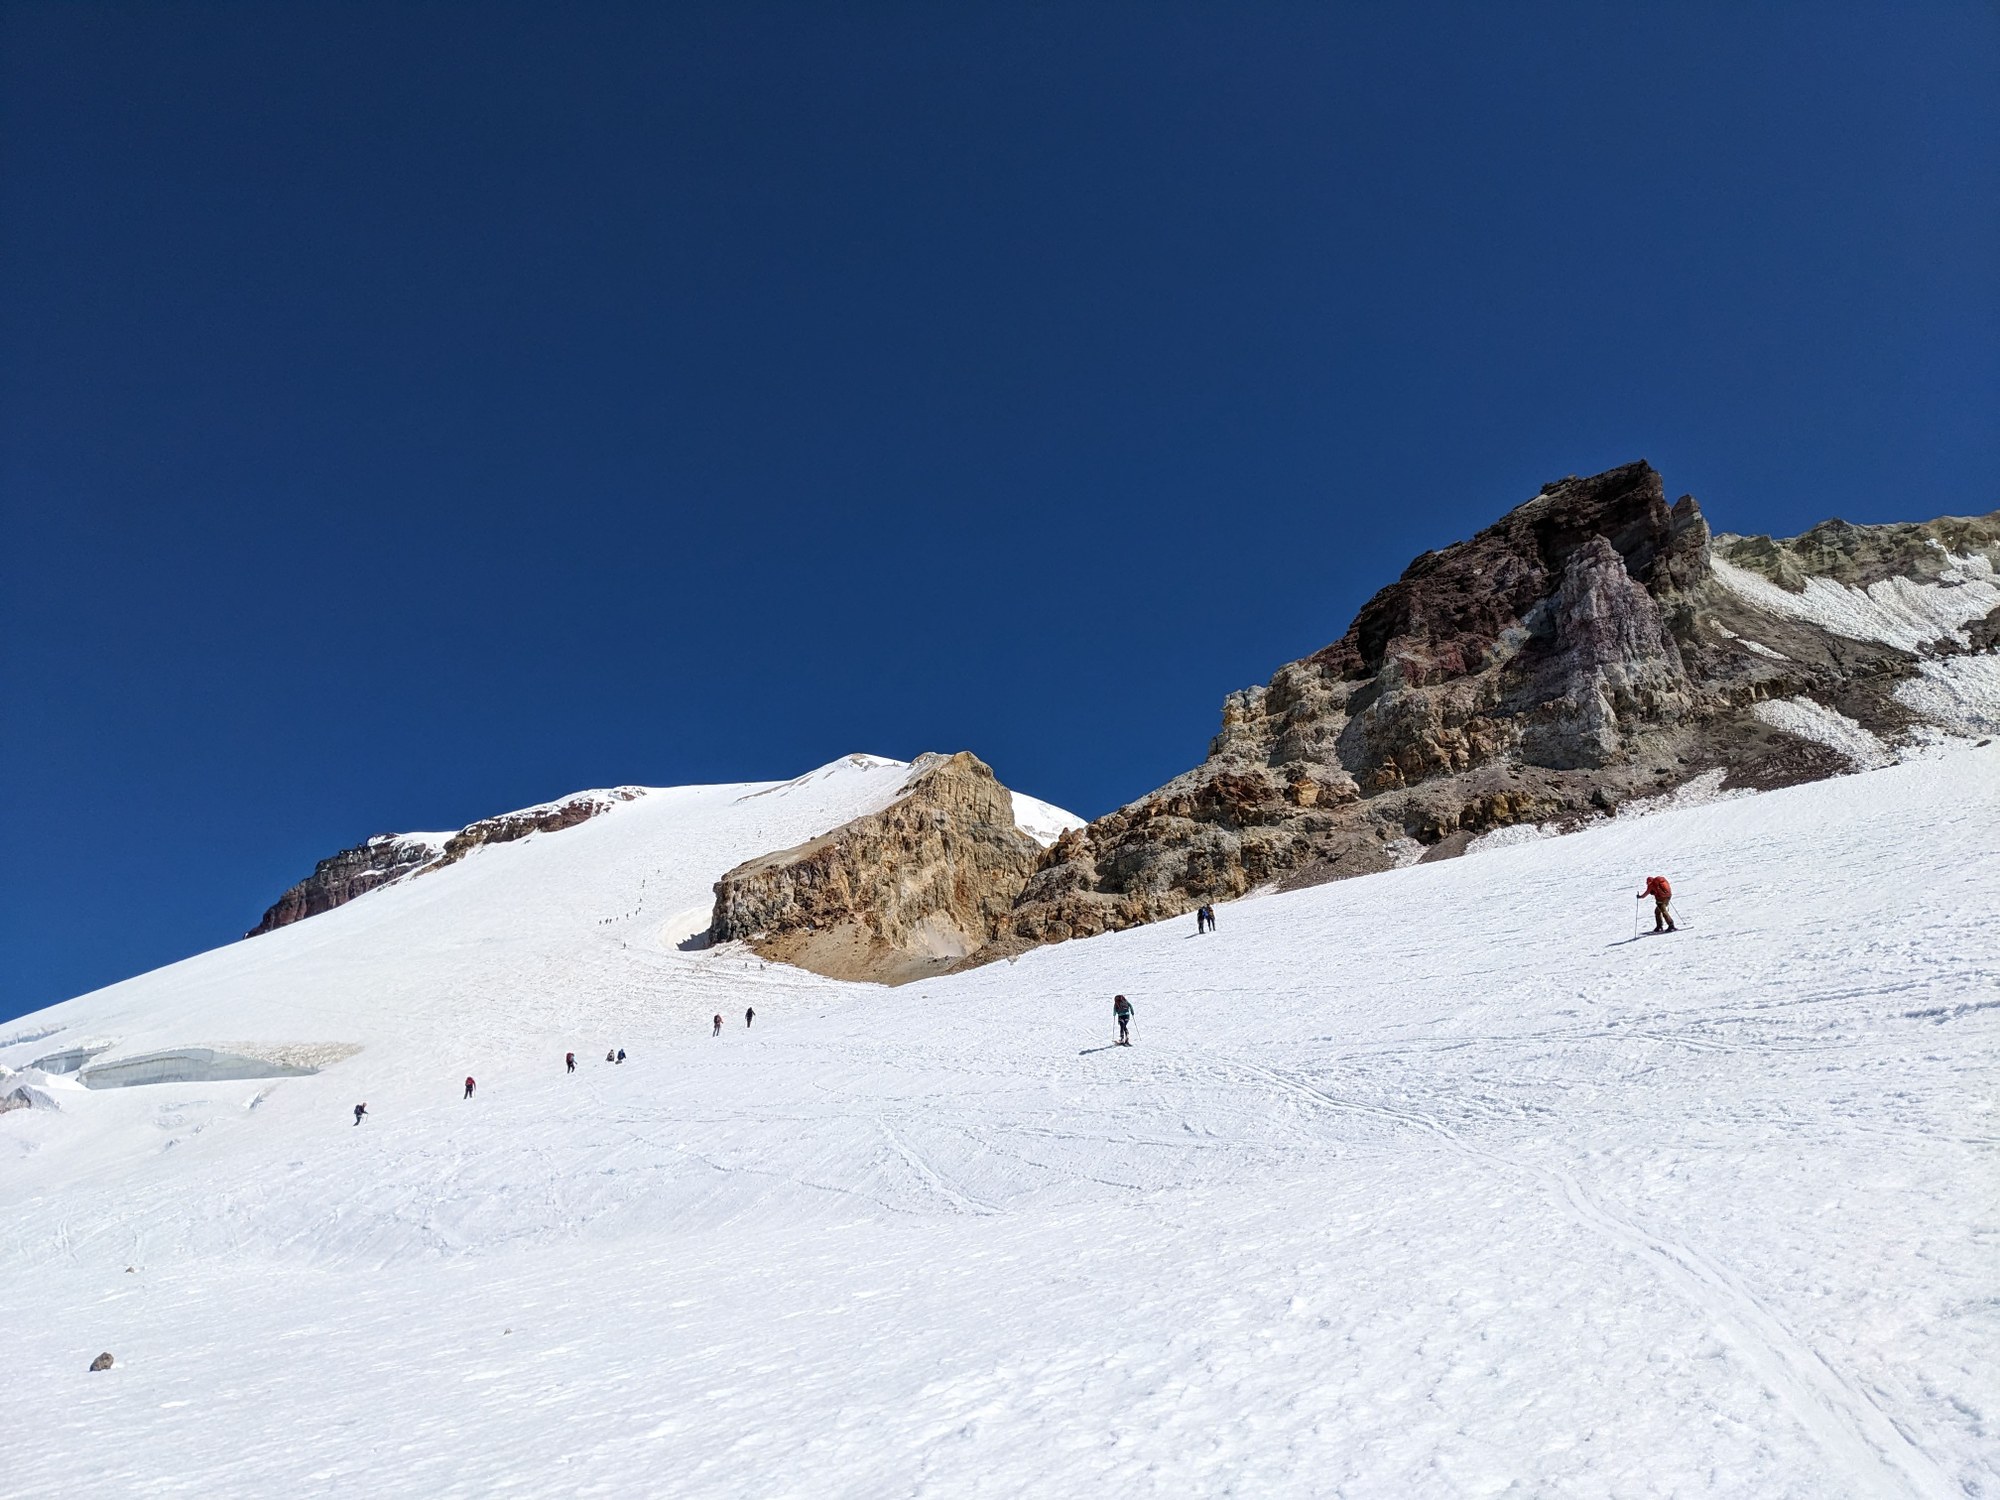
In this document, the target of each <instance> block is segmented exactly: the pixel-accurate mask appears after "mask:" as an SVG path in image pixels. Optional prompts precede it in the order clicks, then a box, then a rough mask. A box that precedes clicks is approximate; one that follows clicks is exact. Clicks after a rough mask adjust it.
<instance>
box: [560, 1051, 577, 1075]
mask: <svg viewBox="0 0 2000 1500" xmlns="http://www.w3.org/2000/svg"><path fill="white" fill-rule="evenodd" d="M563 1071H564V1072H565V1073H574V1072H575V1071H576V1054H575V1053H574V1052H565V1053H564V1054H563Z"/></svg>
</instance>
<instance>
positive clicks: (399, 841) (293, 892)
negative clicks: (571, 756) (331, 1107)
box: [244, 786, 642, 937]
mask: <svg viewBox="0 0 2000 1500" xmlns="http://www.w3.org/2000/svg"><path fill="white" fill-rule="evenodd" d="M641 791H642V789H641V788H639V787H630V786H621V787H613V788H611V789H609V790H608V791H596V792H577V793H575V794H574V795H572V796H568V797H563V798H561V799H559V800H557V801H555V802H544V803H541V804H540V805H538V806H535V807H524V808H522V809H520V810H519V811H518V812H510V813H502V814H501V815H500V816H499V817H497V818H482V819H480V820H479V821H478V822H477V823H468V824H467V825H466V826H465V827H464V828H461V829H459V831H458V832H456V833H451V834H438V833H382V834H377V835H376V836H375V837H374V838H371V839H369V840H368V842H367V843H365V844H358V845H356V846H355V847H354V848H352V849H343V850H341V851H340V852H339V853H338V854H335V855H332V856H330V857H328V858H326V859H323V860H321V861H320V862H319V863H318V864H317V865H315V866H314V867H313V872H312V874H310V875H308V876H307V877H306V878H305V879H304V880H301V881H300V882H299V883H298V884H297V885H295V886H293V887H292V888H291V889H290V890H288V891H286V892H285V893H284V895H282V896H280V897H279V898H278V899H277V901H276V902H274V903H273V904H272V906H271V908H270V909H269V910H268V911H266V912H265V913H264V916H263V920H261V921H260V922H258V924H257V925H256V926H255V927H253V928H251V929H250V931H249V932H247V933H245V934H244V936H246V937H256V936H257V935H258V934H259V933H264V932H271V931H274V930H276V929H277V928H280V927H287V926H290V925H291V924H292V923H293V922H299V921H303V920H304V919H305V918H307V917H313V916H318V915H319V914H320V913H321V912H324V911H332V910H333V909H334V908H335V907H336V906H344V905H346V904H347V903H348V902H349V901H352V900H353V899H354V898H355V897H356V896H364V895H366V894H367V893H368V892H370V891H372V890H377V889H379V888H381V887H382V886H385V885H393V884H394V883H395V882H397V881H399V880H405V879H408V878H409V877H411V876H413V875H422V874H427V873H429V872H430V871H432V870H440V869H443V868H444V867H445V866H447V865H452V864H456V863H457V862H458V861H459V860H461V859H463V858H465V856H466V855H468V854H470V853H471V852H472V851H473V850H474V849H478V848H482V847H484V846H485V845H487V844H506V843H511V842H512V841H513V840H515V839H522V838H526V837H527V836H528V835H529V834H531V833H559V832H561V831H562V830H563V829H565V828H574V827H575V826H576V825H577V824H579V823H582V822H584V821H586V820H587V819H590V818H594V817H596V816H597V815H598V814H599V813H602V812H605V811H607V810H608V809H610V808H612V807H615V806H617V805H618V804H619V803H621V802H630V801H631V800H632V799H633V798H634V797H637V796H639V795H641Z"/></svg>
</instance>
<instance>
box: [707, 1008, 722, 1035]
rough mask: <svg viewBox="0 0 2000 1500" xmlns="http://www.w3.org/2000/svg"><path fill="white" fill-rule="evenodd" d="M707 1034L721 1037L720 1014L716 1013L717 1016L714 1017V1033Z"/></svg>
mask: <svg viewBox="0 0 2000 1500" xmlns="http://www.w3.org/2000/svg"><path fill="white" fill-rule="evenodd" d="M709 1034H710V1035H711V1036H721V1035H722V1016H721V1014H720V1012H718V1013H717V1015H716V1017H715V1030H714V1031H712V1032H711V1033H709Z"/></svg>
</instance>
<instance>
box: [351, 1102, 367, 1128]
mask: <svg viewBox="0 0 2000 1500" xmlns="http://www.w3.org/2000/svg"><path fill="white" fill-rule="evenodd" d="M367 1113H368V1106H367V1105H365V1104H357V1105H355V1106H354V1123H355V1124H357V1125H359V1124H360V1123H361V1117H362V1116H363V1115H365V1114H367Z"/></svg>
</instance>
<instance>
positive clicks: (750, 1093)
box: [0, 748, 2000, 1500]
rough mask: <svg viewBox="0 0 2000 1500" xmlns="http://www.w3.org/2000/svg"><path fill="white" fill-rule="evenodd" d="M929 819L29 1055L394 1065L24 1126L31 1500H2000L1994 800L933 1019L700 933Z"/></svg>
mask: <svg viewBox="0 0 2000 1500" xmlns="http://www.w3.org/2000/svg"><path fill="white" fill-rule="evenodd" d="M905 769H906V768H900V767H898V766H897V765H896V764H895V763H891V762H874V761H870V760H867V759H866V758H861V759H854V760H849V761H845V762H840V763H836V765H835V766H833V767H830V768H826V769H825V770H824V771H823V772H820V773H815V774H814V775H812V776H809V777H803V778H800V779H799V780H798V781H796V782H790V783H785V784H783V785H782V786H764V787H750V788H746V787H691V788H681V789H677V790H668V791H654V792H650V793H648V795H646V796H645V797H643V798H640V799H638V800H636V801H633V802H630V803H627V804H622V805H620V806H618V807H615V808H613V809H612V810H611V811H609V812H607V813H605V814H603V815H602V816H600V817H598V818H595V819H593V820H591V821H590V822H588V823H585V824H582V825H580V826H578V827H576V828H573V829H569V830H566V831H564V832H561V833H559V834H552V835H547V836H539V835H538V836H536V837H532V838H528V839H524V840H521V841H518V842H516V843H511V844H504V845H498V846H493V847H489V848H483V849H479V850H476V851H474V852H473V853H472V854H470V855H469V856H468V857H467V858H466V859H464V860H463V861H462V862H460V863H459V864H456V865H453V866H451V867H449V868H446V869H443V870H440V871H437V872H435V873H433V874H429V875H424V876H420V877H417V878H415V879H412V880H410V881H407V882H404V883H402V884H399V885H396V886H392V887H388V888H385V889H383V890H379V891H376V892H373V893H371V894H369V895H367V896H364V897H362V898H361V899H359V900H357V901H354V902H353V903H351V904H349V905H347V906H344V907H341V908H339V909H338V910H335V911H332V912H329V913H326V914H324V915H322V916H317V917H313V918H311V919H310V920H308V921H305V922H301V923H299V924H297V925H295V926H291V927H287V928H284V929H282V930H280V931H278V932H275V933H271V934H268V935H266V936H263V937H259V938H255V939H251V940H249V941H247V942H243V943H239V944H235V945H233V946H231V947H229V948H225V949H221V950H218V951H217V952H215V953H210V954H204V955H202V956H200V957H198V958H195V959H191V960H189V961H187V962H185V963H182V964H177V965H174V966H173V967H171V968H168V969H163V970H160V971H159V972H157V973H154V974H150V975H146V976H144V977H142V978H139V979H136V980H132V981H130V982H128V983H125V984H121V985H116V986H113V987H112V988H110V989H107V990H103V991H100V992H98V993H96V994H93V995H88V996H84V997H82V998H80V999H78V1000H74V1001H70V1002H68V1003H66V1004H64V1005H61V1006H57V1007H55V1008H54V1009H52V1010H51V1011H48V1012H45V1013H43V1014H42V1015H39V1016H35V1017H29V1018H27V1019H26V1020H24V1021H22V1022H20V1023H18V1024H17V1026H16V1027H15V1029H14V1031H13V1033H12V1034H11V1038H10V1039H9V1040H8V1041H7V1042H6V1043H5V1045H0V1064H4V1065H6V1066H8V1067H12V1068H16V1069H25V1068H27V1067H28V1066H29V1065H31V1064H32V1063H33V1062H34V1061H35V1060H36V1059H37V1058H41V1057H44V1056H47V1055H52V1054H59V1053H62V1052H64V1051H65V1049H70V1050H74V1049H76V1048H79V1047H86V1046H87V1047H102V1048H103V1049H104V1050H102V1051H100V1052H97V1053H95V1054H93V1059H92V1065H93V1066H95V1065H99V1063H101V1062H115V1061H116V1060H117V1059H118V1058H120V1057H132V1056H138V1055H143V1054H146V1053H150V1052H162V1051H166V1050H169V1049H174V1048H183V1049H184V1048H190V1047H193V1046H196V1045H211V1046H215V1047H222V1046H224V1045H225V1044H226V1045H227V1046H229V1047H233V1048H235V1049H237V1050H238V1051H239V1052H243V1053H244V1054H245V1055H249V1054H250V1052H251V1051H254V1050H256V1049H259V1048H264V1049H269V1048H275V1047H279V1046H285V1047H304V1046H310V1045H317V1046H326V1047H331V1046H332V1044H346V1045H351V1046H358V1047H359V1048H360V1049H361V1050H360V1051H358V1052H355V1053H353V1054H352V1055H350V1056H347V1057H346V1058H345V1059H344V1060H339V1061H334V1062H331V1063H330V1064H329V1065H327V1066H326V1067H325V1068H324V1070H323V1071H320V1072H318V1073H316V1074H312V1075H309V1076H299V1077H288V1078H266V1079H260V1080H248V1081H245V1080H229V1079H210V1080H205V1081H202V1082H198V1083H180V1084H173V1083H162V1084H154V1085H146V1086H135V1087H126V1088H115V1089H105V1090H95V1091H92V1090H86V1089H83V1088H80V1087H75V1086H74V1081H73V1080H70V1079H66V1078H57V1079H52V1080H50V1082H51V1083H52V1084H53V1083H64V1084H68V1085H70V1086H69V1087H67V1088H66V1090H65V1091H64V1092H63V1093H62V1096H61V1108H60V1109H59V1110H46V1109H39V1108H28V1109H17V1110H14V1111H12V1112H10V1113H7V1114H5V1115H0V1226H4V1227H0V1327H4V1329H5V1331H6V1334H7V1349H8V1356H9V1372H8V1373H9V1379H8V1402H7V1417H6V1421H5V1423H4V1424H0V1493H4V1494H6V1495H9V1496H43V1495H48V1496H54V1495H73V1494H120V1495H127V1494H142V1495H169V1494H202V1495H263V1494H286V1495H354V1494H376V1495H404V1494H408V1495H491V1494H496V1493H507V1494H513V1495H523V1496H532V1495H663V1496H757V1497H779V1496H797V1497H825V1496H853V1497H864V1496H865V1497H879V1496H927V1497H943V1496H1006V1497H1017V1496H1028V1495H1033V1496H1088V1497H1092V1500H1098V1497H1104V1496H1126V1495H1134V1496H1175V1497H1184V1496H1194V1495H1220V1494H1234V1495H1242V1496H1258V1497H1269V1496H1280V1497H1282V1496H1315V1497H1318V1496H1336V1495H1338V1496H1356V1497H1358V1496H1381V1497H1425V1496H1464V1495H1486V1494H1503V1493H1505V1494H1515V1495H1523V1496H1544V1495H1562V1496H1606V1497H1611V1496H1618V1497H1622V1496H1634V1495H1665V1496H1690V1495H1730V1496H1739V1495H1755V1496H1764V1497H1769V1496H1797V1497H1801V1500H1804V1497H1813V1500H1825V1497H1839V1496H1924V1497H1943V1496H1947V1495H1950V1496H1965V1495H1988V1496H1992V1495H1996V1494H2000V1381H1996V1379H1995V1371H1996V1368H2000V1265H1996V1257H1995V1243H1996V1237H2000V1206H1996V1196H2000V1194H1997V1193H1996V1189H2000V1166H1996V1159H1995V1145H1996V1137H2000V1130H1996V1125H2000V1120H1996V1116H1995V1099H1994V1093H1995V1087H1996V1083H1995V1080H1996V1077H2000V1072H1997V1071H1996V1066H1995V1065H1996V1062H2000V986H1996V982H1995V975H1996V973H2000V924H1996V923H1995V921H1994V894H1993V893H1994V891H1995V890H1996V889H2000V843H1997V842H1996V840H1995V839H1994V837H1993V830H1994V828H1995V827H1996V826H2000V749H1996V748H1988V749H1983V750H1964V751H1961V752H1958V753H1954V754H1948V755H1940V756H1938V757H1937V758H1934V759H1930V760H1924V761H1917V762H1912V763H1908V764H1904V765H1899V766H1894V767H1890V768H1888V769H1885V770H1879V771H1873V772H1869V773H1867V774H1864V775H1857V776H1852V777H1846V778H1842V779H1839V780H1836V781H1830V782H1823V783H1819V784H1816V785H1812V786H1806V787H1798V788H1793V789H1791V790H1788V791H1783V792H1775V793H1771V794H1768V795H1764V796H1759V797H1752V798H1747V799H1741V800H1729V801H1725V802H1718V803H1715V804H1713V805H1709V806H1699V807H1693V808H1688V809H1685V810H1680V811H1666V812H1660V813H1658V814H1656V815H1655V816H1652V817H1648V818H1643V819H1632V818H1625V817H1620V818H1618V819H1616V820H1613V821H1611V822H1608V823H1606V824H1604V825H1602V826H1600V827H1598V828H1595V829H1592V830H1589V831H1586V832H1584V833H1580V834H1577V835H1575V836H1573V837H1568V838H1560V839H1547V840H1542V841H1538V842H1532V843H1527V844H1524V845H1521V846H1518V847H1514V848H1502V849H1496V850H1493V851H1492V852H1489V853H1485V854H1482V855H1479V856H1477V857H1473V858H1467V859H1461V860H1455V861H1449V862H1443V863H1437V864H1425V865H1418V866H1415V867H1412V868H1408V869H1402V870H1396V871H1392V872H1389V873H1387V874H1383V875H1378V876H1373V877H1369V878H1366V879H1360V880H1352V881H1346V882H1342V883H1339V884H1335V885H1329V886H1323V887H1319V888H1316V889H1312V890H1307V891H1301V892H1296V893H1292V894H1288V895H1281V896H1271V897H1268V898H1265V899H1260V900H1253V901H1244V902H1238V903H1235V904H1232V905H1225V906H1223V907H1221V908H1219V911H1218V915H1219V917H1220V930H1219V931H1217V932H1216V933H1214V934H1212V935H1208V936H1201V937H1197V936H1196V934H1195V930H1194V923H1193V920H1192V918H1189V919H1186V920H1185V921H1178V922H1173V923H1170V924H1164V925H1160V926H1155V927H1148V928H1142V929H1137V930H1134V931H1129V932H1123V933H1117V934H1113V935H1111V936H1108V937H1103V938H1099V939H1095V940H1092V941H1089V942H1077V943H1069V944H1064V945H1061V946H1057V947H1053V948H1044V949H1038V950H1036V951H1033V952H1031V953H1028V954H1026V955H1024V956H1022V957H1021V958H1020V959H1019V960H1018V961H1016V962H1013V963H1000V964H994V965H991V966H989V967H986V968H983V969H979V970H976V971H973V972H971V973H967V974H964V975H960V976H956V977H954V978H950V979H945V980H935V981H931V982H929V983H925V984H920V985H913V986H909V987H906V988H903V989H897V990H888V989H882V988H879V987H876V986H870V985H852V984H840V983H836V982H833V981H830V980H823V979H819V978H816V977H814V976H812V975H809V974H805V973H801V972H799V971H796V970H790V969H786V968H782V967H775V966H774V967H766V966H764V965H763V964H761V963H760V962H758V961H757V960H755V959H754V958H751V957H749V956H747V955H745V954H744V953H742V952H740V951H737V950H734V949H731V948H728V947H724V948H719V949H714V950H708V951H694V950H692V949H690V950H683V949H682V948H680V947H678V946H676V944H677V941H678V940H679V939H680V938H682V937H684V936H685V934H683V933H679V932H677V931H676V929H677V927H678V926H679V925H681V924H680V919H681V918H682V917H683V916H684V914H685V913H687V912H688V911H690V910H695V909H698V908H699V907H700V906H701V904H702V898H703V897H704V896H705V894H706V891H707V886H708V884H709V883H710V882H712V881H713V880H714V878H715V877H716V876H717V875H718V874H719V873H721V872H722V871H723V870H726V869H728V868H730V867H731V866H732V865H734V864H736V863H737V862H739V861H740V860H742V859H743V858H746V857H748V856H750V855H752V854H755V853H758V852H762V851H764V850H768V849H773V848H782V847H788V846H789V845H791V844H795V843H798V842H800V841H801V840H803V839H804V838H806V837H809V836H811V835H812V834H814V833H816V832H820V831H824V829H826V828H829V827H832V826H834V825H836V824H838V823H840V822H842V821H845V820H846V819H847V818H850V817H853V816H856V815H858V814H859V813H861V812H866V811H870V810H872V809H873V808H875V807H878V806H880V805H883V803H884V802H886V801H887V800H888V798H890V797H892V796H893V795H894V793H895V791H896V790H897V789H898V788H899V787H900V785H901V778H902V777H903V775H904V774H905ZM1654 873H1663V874H1666V875H1667V876H1669V877H1670V878H1671V879H1672V880H1673V882H1674V885H1675V889H1676V891H1677V892H1678V901H1677V903H1676V909H1677V912H1678V914H1679V916H1680V918H1681V920H1682V923H1683V928H1684V930H1683V931H1681V932H1679V933H1677V934H1674V935H1671V936H1664V937H1657V938H1656V937H1651V936H1646V937H1635V936H1634V931H1635V927H1636V922H1637V919H1638V917H1639V915H1640V913H1641V911H1642V909H1644V910H1649V909H1650V905H1649V903H1641V902H1636V901H1635V900H1634V899H1633V898H1634V896H1635V894H1636V893H1637V892H1638V890H1639V887H1640V884H1641V881H1642V880H1643V878H1644V877H1645V876H1646V875H1649V874H1654ZM1113 992H1122V993H1124V994H1126V995H1128V996H1130V997H1131V998H1132V1001H1133V1003H1134V1005H1135V1007H1136V1010H1137V1017H1136V1020H1135V1024H1134V1036H1135V1042H1136V1044H1135V1045H1134V1046H1132V1047H1130V1048H1123V1047H1115V1046H1111V1045H1108V1044H1109V1042H1110V1040H1111V1032H1112V1025H1111V1012H1110V999H1111V995H1112V994H1113ZM751 1006H754V1007H755V1009H756V1019H755V1024H754V1025H753V1026H750V1027H748V1028H746V1026H745V1024H744V1012H745V1010H746V1008H748V1007H751ZM717 1014H720V1015H721V1016H722V1018H723V1021H724V1030H723V1034H722V1035H721V1036H720V1037H712V1036H711V1035H710V1033H711V1029H712V1025H711V1018H712V1017H713V1016H714V1015H717ZM616 1047H623V1048H625V1049H626V1051H627V1053H628V1058H629V1060H628V1061H627V1062H625V1063H624V1064H623V1065H618V1064H613V1063H607V1062H606V1061H604V1055H605V1052H606V1049H608V1048H616ZM565 1051H574V1052H575V1053H576V1054H577V1063H578V1070H577V1072H576V1073H575V1074H574V1075H573V1076H570V1075H566V1074H565V1073H564V1071H563V1065H562V1058H563V1054H564V1052H565ZM287 1055H294V1054H287ZM317 1055H323V1056H331V1055H332V1052H331V1051H329V1052H326V1053H324V1054H317ZM468 1074H470V1075H473V1076H475V1077H476V1078H477V1080H478V1091H477V1093H476V1095H475V1096H474V1097H473V1098H472V1099H470V1100H467V1099H464V1098H462V1097H461V1095H462V1093H463V1087H462V1086H463V1081H464V1079H465V1077H466V1075H468ZM364 1100H365V1101H366V1102H367V1104H368V1108H369V1112H368V1117H367V1119H366V1120H365V1121H364V1123H362V1124H361V1125H359V1126H357V1125H355V1124H353V1123H352V1109H353V1106H354V1105H355V1104H357V1103H359V1102H362V1101H364ZM101 1350H103V1351H110V1352H112V1353H114V1354H115V1356H116V1359H117V1363H116V1365H115V1366H114V1367H113V1368H112V1369H111V1370H109V1371H105V1372H102V1373H88V1372H87V1370H86V1366H87V1365H88V1364H89V1363H90V1361H91V1359H92V1357H93V1356H95V1355H96V1354H97V1353H98V1352H99V1351H101Z"/></svg>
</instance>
